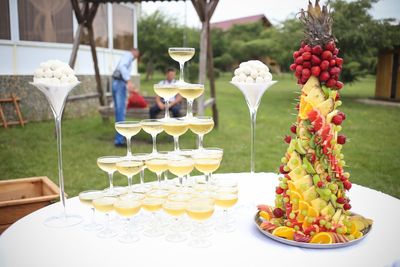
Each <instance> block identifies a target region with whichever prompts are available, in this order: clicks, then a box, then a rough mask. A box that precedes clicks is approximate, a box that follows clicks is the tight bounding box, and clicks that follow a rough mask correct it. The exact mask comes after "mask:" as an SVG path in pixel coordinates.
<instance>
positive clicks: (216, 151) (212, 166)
mask: <svg viewBox="0 0 400 267" xmlns="http://www.w3.org/2000/svg"><path fill="white" fill-rule="evenodd" d="M222 156H223V149H221V148H205V149H203V150H199V151H198V152H197V153H195V154H193V156H192V158H193V160H194V164H195V168H196V169H197V170H198V171H199V172H201V173H203V174H204V177H205V180H206V183H207V184H208V185H210V182H211V180H212V178H211V175H212V173H213V172H215V171H216V170H217V169H218V168H219V166H220V164H221V161H222Z"/></svg>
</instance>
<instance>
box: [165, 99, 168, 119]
mask: <svg viewBox="0 0 400 267" xmlns="http://www.w3.org/2000/svg"><path fill="white" fill-rule="evenodd" d="M164 118H165V119H169V100H165V115H164Z"/></svg>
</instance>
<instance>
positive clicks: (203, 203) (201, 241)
mask: <svg viewBox="0 0 400 267" xmlns="http://www.w3.org/2000/svg"><path fill="white" fill-rule="evenodd" d="M186 213H187V214H188V215H189V217H190V218H191V219H193V220H194V221H196V222H197V223H196V224H195V229H194V230H193V232H192V235H193V236H194V237H195V238H194V239H193V240H191V241H190V242H189V246H191V247H195V248H206V247H209V246H211V242H210V241H209V240H207V239H206V237H208V236H210V235H211V233H210V232H209V231H208V230H207V229H206V227H205V225H204V222H205V221H206V220H207V219H209V218H210V217H211V216H212V215H213V213H214V200H213V199H212V198H193V199H191V200H190V201H189V202H188V203H187V206H186Z"/></svg>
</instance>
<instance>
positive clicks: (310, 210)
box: [308, 206, 319, 218]
mask: <svg viewBox="0 0 400 267" xmlns="http://www.w3.org/2000/svg"><path fill="white" fill-rule="evenodd" d="M318 215H319V212H318V211H317V210H316V209H314V207H312V206H309V207H308V216H310V217H314V218H315V217H318Z"/></svg>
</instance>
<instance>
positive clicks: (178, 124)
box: [163, 119, 189, 153]
mask: <svg viewBox="0 0 400 267" xmlns="http://www.w3.org/2000/svg"><path fill="white" fill-rule="evenodd" d="M163 129H164V131H165V132H166V133H167V134H169V135H172V136H173V137H174V152H175V153H178V152H179V151H180V149H179V136H181V135H183V134H184V133H186V132H187V130H188V129H189V123H188V122H187V121H185V120H182V119H170V120H167V121H163Z"/></svg>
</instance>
